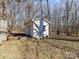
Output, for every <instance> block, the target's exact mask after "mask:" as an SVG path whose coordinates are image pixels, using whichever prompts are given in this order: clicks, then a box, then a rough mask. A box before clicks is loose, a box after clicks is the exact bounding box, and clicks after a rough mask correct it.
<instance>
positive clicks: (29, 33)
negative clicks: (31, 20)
mask: <svg viewBox="0 0 79 59" xmlns="http://www.w3.org/2000/svg"><path fill="white" fill-rule="evenodd" d="M27 35H28V36H32V28H31V26H28V27H27Z"/></svg>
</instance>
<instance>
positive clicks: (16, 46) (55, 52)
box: [0, 36, 79, 59]
mask: <svg viewBox="0 0 79 59" xmlns="http://www.w3.org/2000/svg"><path fill="white" fill-rule="evenodd" d="M0 59H79V42H77V41H64V40H55V39H44V40H36V39H32V38H26V37H23V38H21V39H20V40H17V38H16V37H13V36H12V37H10V38H9V40H8V41H7V42H5V43H4V44H2V45H1V46H0Z"/></svg>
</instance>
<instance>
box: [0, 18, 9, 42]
mask: <svg viewBox="0 0 79 59" xmlns="http://www.w3.org/2000/svg"><path fill="white" fill-rule="evenodd" d="M7 32H8V23H7V20H3V18H0V44H1V43H2V42H4V41H6V40H7Z"/></svg>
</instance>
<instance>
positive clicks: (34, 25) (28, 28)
mask: <svg viewBox="0 0 79 59" xmlns="http://www.w3.org/2000/svg"><path fill="white" fill-rule="evenodd" d="M39 27H40V18H36V19H32V20H28V21H27V22H26V23H25V33H26V35H28V36H32V37H35V38H39V31H40V30H39ZM43 28H44V29H43V37H49V23H48V21H47V19H45V18H44V20H43Z"/></svg>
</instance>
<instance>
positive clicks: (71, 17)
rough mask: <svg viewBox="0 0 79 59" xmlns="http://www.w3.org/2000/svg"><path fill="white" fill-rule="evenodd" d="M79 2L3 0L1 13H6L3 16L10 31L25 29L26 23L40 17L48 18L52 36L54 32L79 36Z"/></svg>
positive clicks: (66, 0)
mask: <svg viewBox="0 0 79 59" xmlns="http://www.w3.org/2000/svg"><path fill="white" fill-rule="evenodd" d="M62 2H63V3H62ZM78 2H79V1H78V0H75V1H74V0H63V1H62V0H61V1H60V2H57V3H56V4H51V2H49V0H6V1H4V0H2V1H0V3H1V4H2V5H1V7H0V8H1V11H0V14H2V15H4V16H1V17H3V18H4V17H6V19H8V24H9V28H10V30H9V32H11V31H12V30H13V29H14V28H17V27H19V29H20V30H21V31H24V30H23V29H24V23H25V22H27V21H28V20H30V19H34V18H37V17H38V18H41V19H42V20H43V18H46V19H48V21H49V22H50V24H49V25H50V26H49V27H50V28H49V32H50V35H51V36H52V34H51V33H53V32H55V33H57V34H58V35H59V34H60V33H65V34H66V35H67V36H73V35H75V36H78V34H79V24H78V23H79V15H78V14H79V8H78V7H79V3H78Z"/></svg>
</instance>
